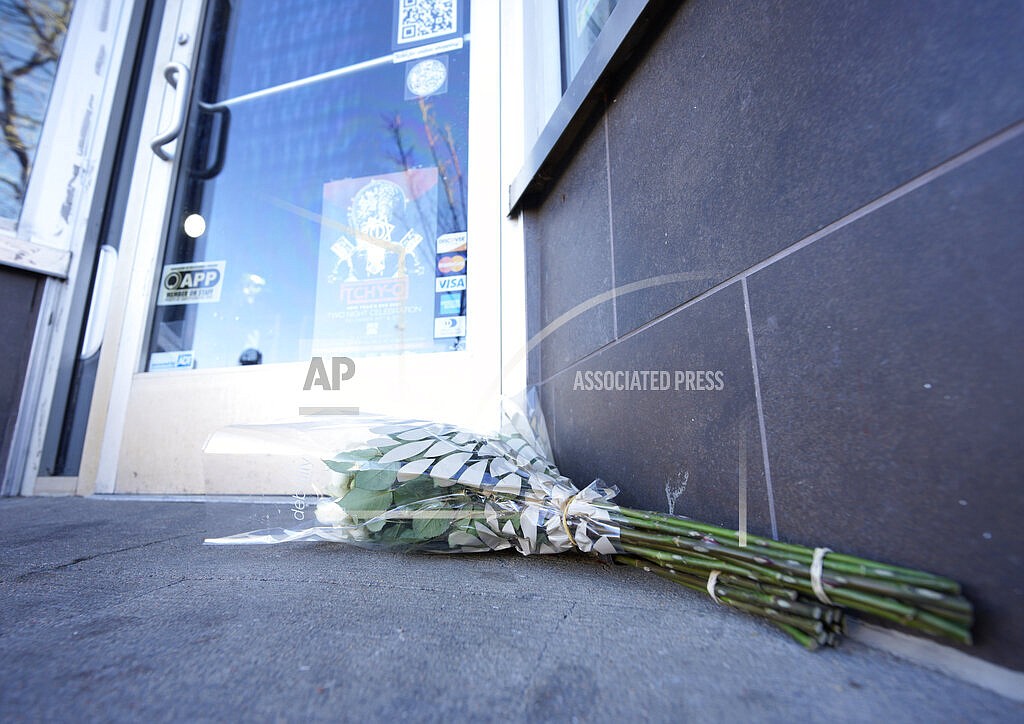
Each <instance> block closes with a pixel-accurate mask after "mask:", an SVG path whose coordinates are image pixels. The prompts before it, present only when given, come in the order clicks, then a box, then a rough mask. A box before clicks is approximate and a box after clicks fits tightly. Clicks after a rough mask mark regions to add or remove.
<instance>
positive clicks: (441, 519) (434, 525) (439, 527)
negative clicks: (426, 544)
mask: <svg viewBox="0 0 1024 724" xmlns="http://www.w3.org/2000/svg"><path fill="white" fill-rule="evenodd" d="M423 512H425V513H436V514H438V517H436V518H433V517H431V518H413V521H412V530H413V532H414V533H415V534H416V535H417V536H418V537H419V538H420V539H422V540H430V539H431V538H436V537H437V536H439V535H441V534H442V533H444V532H446V531H447V530H448V528H449V526H450V525H451V522H452V521H451V518H448V517H446V516H445V515H444V512H445V508H444V507H443V506H431V507H430V508H424V509H423Z"/></svg>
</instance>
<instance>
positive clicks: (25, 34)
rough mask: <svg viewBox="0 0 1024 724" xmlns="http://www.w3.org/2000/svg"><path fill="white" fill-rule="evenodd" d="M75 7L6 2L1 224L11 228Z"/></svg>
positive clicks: (1, 45) (44, 1)
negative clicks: (5, 222) (4, 223)
mask: <svg viewBox="0 0 1024 724" xmlns="http://www.w3.org/2000/svg"><path fill="white" fill-rule="evenodd" d="M73 4H74V2H73V0H0V126H2V128H3V145H2V146H0V219H4V220H8V221H9V222H16V221H17V219H18V217H19V215H20V214H21V207H22V204H23V203H24V199H25V191H26V189H27V188H28V181H29V177H30V176H31V174H32V163H33V161H34V159H35V155H36V148H37V146H38V144H39V136H40V133H41V131H42V127H43V117H44V116H45V115H46V105H47V103H48V102H49V99H50V91H51V90H52V88H53V79H54V76H55V74H56V72H57V62H58V60H59V58H60V53H61V48H62V47H63V45H64V37H65V35H66V34H67V29H68V22H69V21H70V19H71V9H72V5H73ZM9 225H13V223H11V224H9Z"/></svg>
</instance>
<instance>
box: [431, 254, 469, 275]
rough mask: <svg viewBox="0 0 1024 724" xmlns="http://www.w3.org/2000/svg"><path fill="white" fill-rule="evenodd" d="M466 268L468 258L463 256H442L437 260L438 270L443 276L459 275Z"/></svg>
mask: <svg viewBox="0 0 1024 724" xmlns="http://www.w3.org/2000/svg"><path fill="white" fill-rule="evenodd" d="M465 268H466V257H464V256H462V254H452V255H451V256H442V257H441V258H440V259H438V260H437V270H438V271H439V272H441V273H442V274H459V273H460V272H461V271H462V270H463V269H465Z"/></svg>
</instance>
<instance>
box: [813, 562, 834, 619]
mask: <svg viewBox="0 0 1024 724" xmlns="http://www.w3.org/2000/svg"><path fill="white" fill-rule="evenodd" d="M831 552H832V549H831V548H815V549H814V556H813V557H812V558H811V590H812V591H814V595H815V596H817V598H818V600H819V601H821V602H822V603H824V604H825V605H826V606H834V605H835V604H834V603H832V600H831V599H830V598H829V597H828V594H827V593H825V586H824V585H822V583H821V574H822V569H823V568H824V566H825V554H826V553H831Z"/></svg>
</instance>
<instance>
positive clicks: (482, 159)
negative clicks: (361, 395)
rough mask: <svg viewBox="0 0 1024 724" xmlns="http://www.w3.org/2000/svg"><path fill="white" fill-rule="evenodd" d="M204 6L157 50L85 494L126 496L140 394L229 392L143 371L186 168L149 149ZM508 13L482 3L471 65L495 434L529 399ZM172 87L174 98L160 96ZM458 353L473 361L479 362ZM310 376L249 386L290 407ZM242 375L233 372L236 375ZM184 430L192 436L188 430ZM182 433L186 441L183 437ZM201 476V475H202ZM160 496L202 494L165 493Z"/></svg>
mask: <svg viewBox="0 0 1024 724" xmlns="http://www.w3.org/2000/svg"><path fill="white" fill-rule="evenodd" d="M204 5H205V2H204V0H170V1H169V2H168V3H167V9H166V10H165V20H164V22H165V23H167V22H168V21H167V18H171V16H172V13H177V16H176V18H175V20H174V22H175V31H174V32H166V27H168V26H167V25H165V26H164V28H165V31H162V32H161V37H160V39H159V40H158V42H157V48H156V61H155V62H154V65H153V72H152V74H151V77H150V80H149V82H150V89H151V91H150V98H149V102H147V104H146V110H145V112H144V118H143V122H142V134H141V136H142V137H141V139H140V143H139V147H138V149H137V151H136V158H135V171H134V178H133V183H132V188H131V191H130V192H129V202H128V213H127V215H126V218H125V220H124V228H123V235H122V237H123V238H122V246H121V254H120V261H119V264H118V270H117V275H116V279H115V282H114V288H113V300H114V302H113V303H112V304H111V311H110V315H109V317H108V320H107V325H106V330H105V335H104V339H103V346H102V351H101V356H100V362H99V370H98V373H97V379H96V385H95V390H94V394H93V401H92V407H91V410H90V417H89V425H88V430H87V433H86V439H85V448H84V450H83V455H82V465H81V470H80V474H79V478H78V482H77V488H76V492H77V493H78V494H91V493H113V492H115V491H117V490H118V487H119V486H118V476H119V474H120V475H122V477H123V476H124V475H125V474H126V473H125V465H126V463H124V462H123V458H124V456H125V451H126V450H127V451H128V452H131V450H132V449H133V448H132V443H129V444H127V445H126V444H124V436H125V434H126V429H127V428H126V425H128V424H129V422H130V421H131V420H133V419H137V415H136V417H135V418H132V413H131V411H130V407H131V404H130V398H131V396H132V394H133V389H147V388H149V389H152V388H153V387H154V386H160V385H169V386H171V387H173V386H174V385H176V384H183V383H179V382H177V381H178V380H183V379H186V376H187V378H188V379H191V380H194V381H196V384H197V385H206V387H207V388H210V387H213V388H216V387H217V386H218V384H219V381H218V377H217V376H218V374H224V372H223V371H221V372H220V373H219V372H218V371H217V370H206V371H201V370H193V371H191V372H186V373H177V375H179V376H176V373H173V372H168V373H159V372H158V373H152V372H149V373H141V372H139V370H141V369H143V368H144V367H143V359H144V349H143V347H144V344H145V341H146V338H147V332H148V324H149V322H150V318H151V317H150V313H151V311H150V308H151V305H152V296H153V294H154V289H155V282H156V280H157V278H158V273H159V269H160V268H161V264H162V254H163V249H164V234H165V230H166V228H167V223H168V217H167V215H168V213H170V209H171V194H172V189H173V185H174V183H175V180H176V178H177V167H176V166H177V159H176V158H175V163H167V162H164V161H161V160H160V159H158V158H157V157H156V156H155V155H154V154H153V152H152V151H151V150H150V148H149V145H148V139H150V138H152V137H154V136H155V135H157V132H158V129H163V128H166V125H167V123H168V120H169V117H170V115H171V113H172V106H173V104H174V90H173V89H172V88H170V87H169V86H168V84H167V82H166V81H165V79H164V77H163V69H164V66H165V65H166V63H167V62H170V61H172V60H174V61H177V62H183V63H185V64H186V65H188V66H189V67H190V68H191V67H194V62H195V57H196V49H197V46H198V43H197V42H196V41H197V40H198V35H199V33H198V32H197V29H198V24H199V22H201V20H200V19H201V18H202V17H203V15H204ZM504 5H507V4H505V3H501V4H499V3H493V2H490V1H489V0H488V1H487V2H479V1H477V2H473V5H472V14H471V23H472V29H471V34H472V42H471V43H470V54H471V55H470V58H471V61H470V62H471V67H472V68H473V69H474V70H473V71H472V72H471V75H470V99H471V100H470V103H471V106H470V109H471V110H470V128H469V156H470V158H472V159H473V160H472V162H471V163H472V170H471V171H470V173H471V174H472V176H473V187H474V189H476V195H475V196H476V198H475V199H473V200H472V201H471V202H470V206H469V209H468V212H469V213H468V217H469V219H468V226H469V235H470V239H471V240H472V239H476V240H477V241H476V243H475V245H474V247H473V248H474V264H475V265H476V268H477V269H480V268H485V269H491V271H490V272H488V274H487V275H486V276H485V275H484V274H481V280H486V281H487V282H488V283H489V284H492V285H493V286H494V287H495V289H496V296H495V299H496V302H495V304H496V305H497V306H496V307H494V308H488V309H486V310H484V309H481V310H480V311H479V312H478V323H477V324H476V326H475V327H474V321H473V309H474V307H473V305H470V312H469V313H470V320H469V326H470V329H473V330H474V331H471V332H470V335H471V336H470V341H469V345H468V347H469V350H470V351H472V350H473V348H474V347H476V348H477V350H478V352H477V353H476V354H477V357H476V358H473V359H477V358H479V359H482V360H486V364H487V368H488V369H489V370H491V374H492V375H493V378H494V379H493V381H492V383H491V385H492V387H493V389H494V391H495V394H494V400H493V403H494V404H493V413H491V412H488V413H487V415H486V418H487V420H488V423H490V422H493V425H491V424H487V423H485V424H487V426H488V427H491V426H494V425H496V424H497V422H498V405H497V402H498V397H499V396H500V395H502V394H505V395H509V394H516V393H519V392H521V390H522V388H523V386H524V384H525V289H524V286H523V285H524V279H525V276H524V274H523V264H522V258H521V257H522V230H521V226H520V224H519V222H518V221H516V220H512V219H508V218H506V217H505V215H504V214H503V208H504V204H505V194H504V193H503V190H504V189H507V188H508V186H507V179H506V178H505V177H506V174H505V173H504V172H503V169H505V168H512V169H517V168H518V163H517V161H518V160H519V159H509V158H507V156H508V151H507V149H506V147H505V143H504V140H505V138H506V137H507V133H511V134H512V137H513V138H518V137H519V136H521V135H522V122H521V119H519V118H518V117H517V114H515V113H513V114H511V115H512V116H513V118H511V119H510V121H511V122H509V123H506V119H504V118H502V114H501V112H500V109H501V104H502V99H503V96H504V95H505V94H504V91H503V87H504V83H505V81H506V77H505V76H508V73H507V72H506V68H504V67H503V65H504V64H502V63H499V60H500V58H501V48H502V43H501V40H502V26H501V22H502V16H503V14H505V13H506V11H503V9H502V6H504ZM193 19H194V20H193ZM188 28H192V30H189V29H188ZM182 33H185V34H187V35H188V36H189V37H188V38H186V39H185V40H184V42H180V38H182V37H183V36H182ZM499 74H504V75H499ZM161 88H162V89H163V91H162V92H159V89H161ZM512 95H513V96H514V95H516V94H515V93H513V94H512ZM513 107H515V106H513ZM495 129H498V131H497V134H498V135H497V140H499V142H498V143H495V140H496V139H495ZM519 146H521V144H519ZM511 148H512V149H513V150H514V154H515V153H518V154H520V155H521V151H515V149H517V148H518V146H517V145H516V144H514V143H513V144H512V146H511ZM480 189H484V191H482V192H481V190H480ZM485 240H486V241H487V242H489V243H492V248H491V249H490V250H489V251H484V249H485V245H484V243H483V241H485ZM472 243H473V242H472V241H471V244H472ZM471 298H472V297H471ZM510 303H511V304H510ZM474 304H476V302H474ZM480 312H484V313H486V315H488V316H489V318H490V319H491V320H493V321H492V322H491V323H490V326H494V327H496V329H490V330H483V329H482V327H483V326H484V325H482V324H481V323H480V322H482V317H483V316H484V314H481V313H480ZM485 331H486V332H487V333H486V334H485ZM474 336H475V337H476V338H477V340H476V341H474V339H473V338H474ZM455 354H459V355H468V354H470V352H469V351H467V352H459V353H455ZM416 357H417V356H416V355H399V356H397V357H396V358H394V360H395V361H394V362H393V363H392V364H393V365H394V367H395V369H398V370H404V369H405V368H406V367H410V366H414V363H415V358H416ZM373 359H374V360H377V359H378V358H373ZM385 359H387V358H385ZM463 359H464V360H469V359H470V358H469V357H463ZM306 366H307V363H306V362H300V363H291V364H285V365H266V366H265V368H264V369H262V370H259V371H258V372H256V373H255V375H256V376H253V375H250V376H249V381H250V382H256V380H257V378H259V379H260V380H262V383H261V387H262V389H267V385H277V386H278V387H279V388H280V387H281V385H285V386H286V387H288V386H289V383H291V386H290V387H289V389H288V390H287V391H281V389H283V388H281V389H279V390H277V392H276V394H278V397H282V396H283V397H287V394H290V393H291V391H292V389H294V390H295V391H298V390H299V389H301V385H302V379H303V378H304V376H305V370H306ZM232 369H233V368H227V370H228V371H230V370H232ZM236 374H237V373H236ZM204 378H205V379H204ZM279 402H280V400H279ZM282 404H283V403H282ZM279 408H280V405H279ZM417 413H418V414H419V415H420V416H426V414H427V413H425V412H423V411H422V409H421V410H415V409H412V410H410V411H409V413H408V414H410V415H416V414H417ZM396 414H400V413H397V412H396ZM474 419H475V418H474ZM479 419H484V417H483V416H481V417H480V418H479ZM456 421H462V420H456ZM467 424H468V423H467ZM178 427H179V428H184V426H183V425H182V424H181V423H179V425H178ZM168 432H169V439H168V440H164V439H163V438H162V437H161V440H160V441H161V444H163V443H165V442H166V443H169V444H171V445H173V444H174V443H175V441H178V442H180V441H181V438H180V435H179V437H175V431H171V430H168ZM176 432H178V433H180V432H181V430H177V431H176ZM146 434H147V435H150V437H149V438H147V439H152V435H151V433H146ZM189 444H195V441H194V440H192V441H189ZM180 474H182V475H190V476H195V475H196V474H197V471H195V470H183V471H182V472H181V473H180ZM198 474H200V475H201V471H198ZM160 492H163V493H175V492H196V491H194V490H193V491H181V490H176V489H166V488H165V489H163V490H161V491H160Z"/></svg>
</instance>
